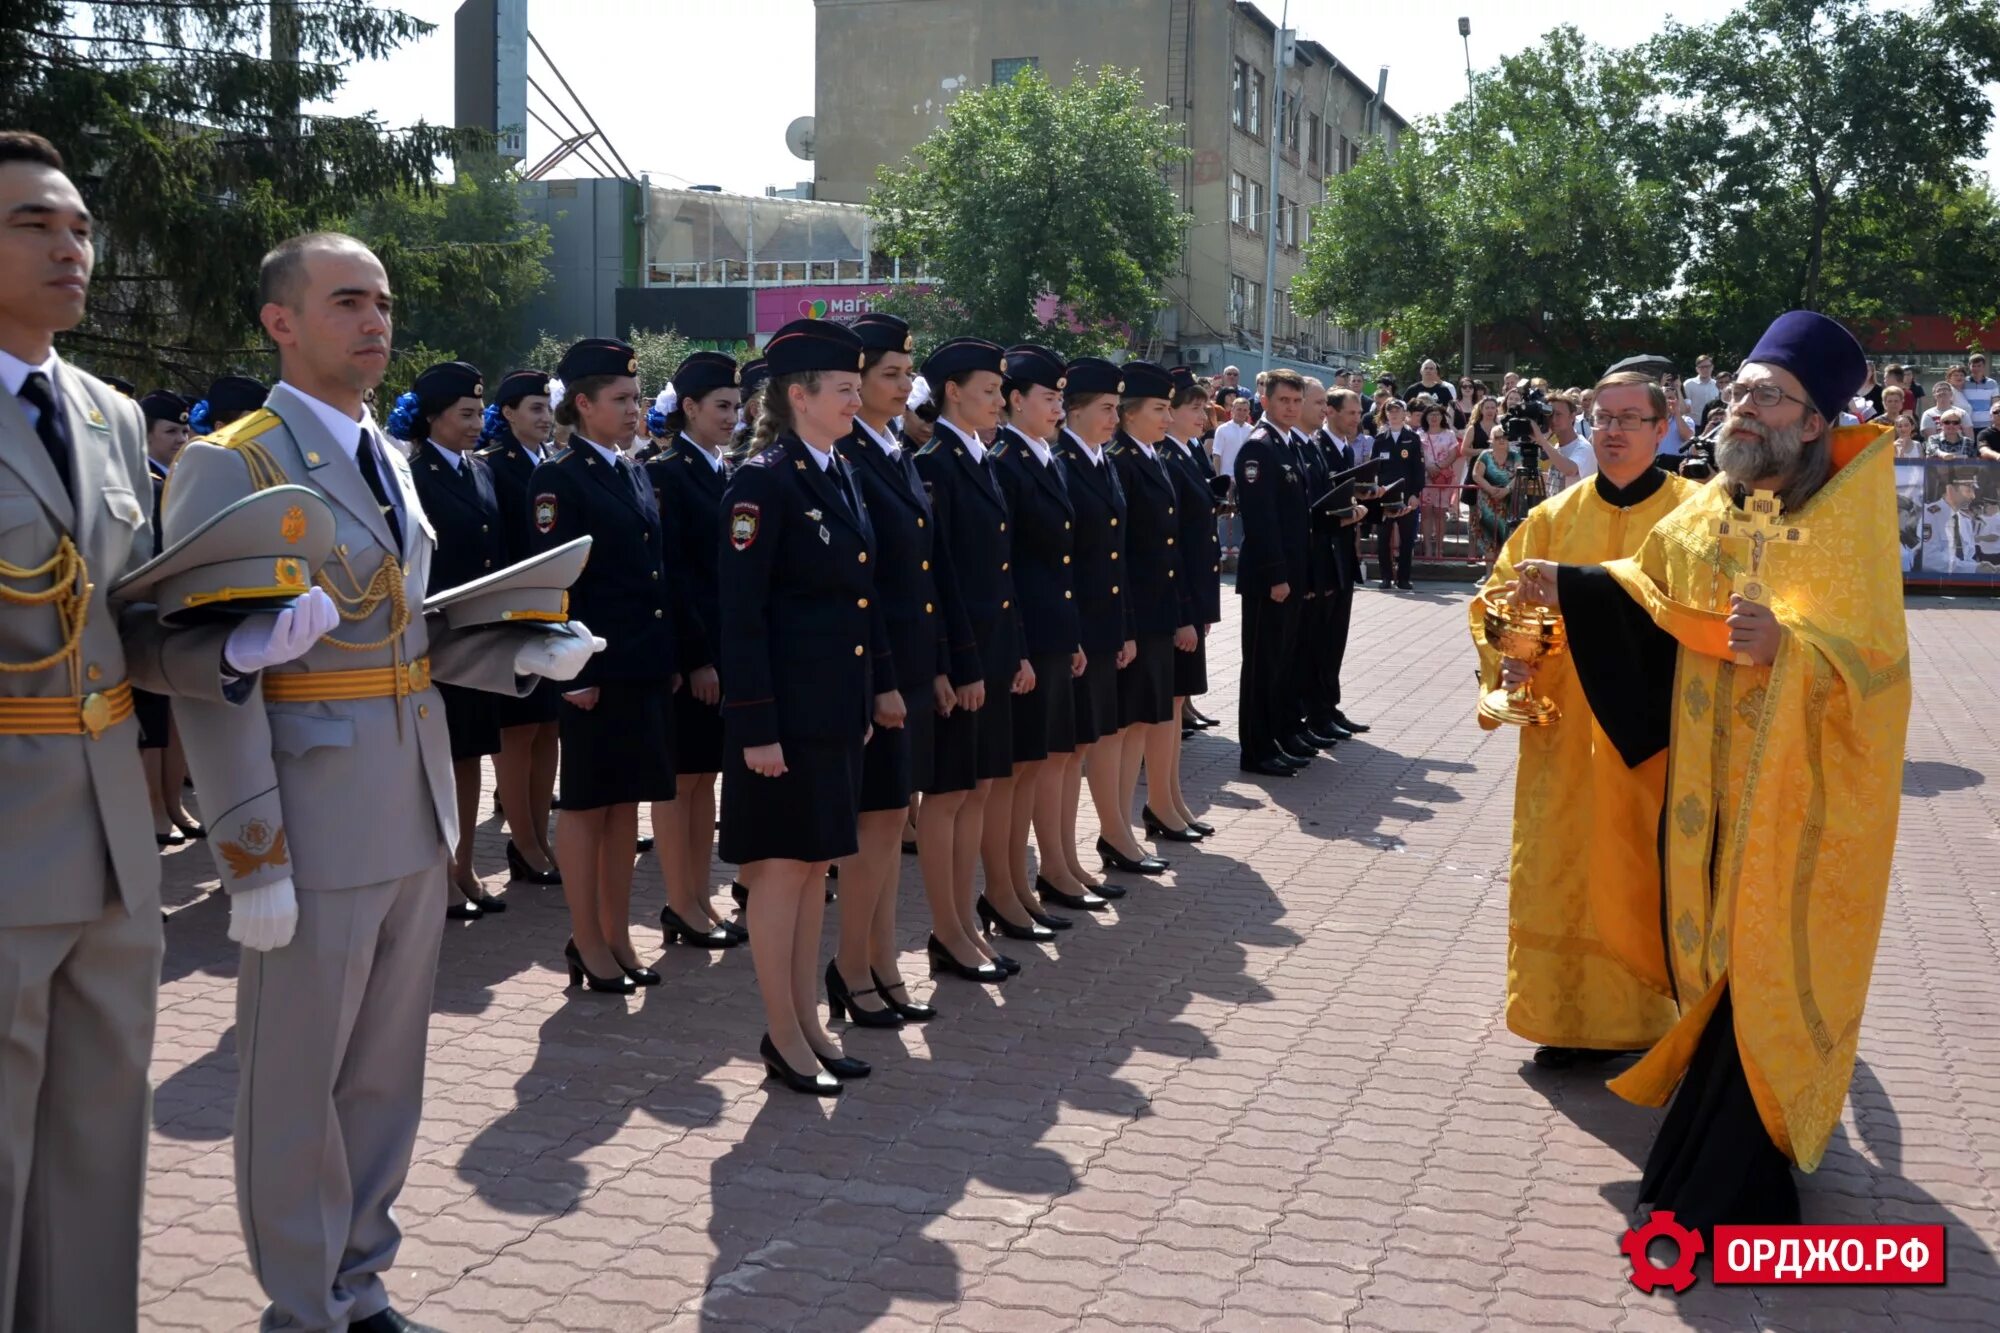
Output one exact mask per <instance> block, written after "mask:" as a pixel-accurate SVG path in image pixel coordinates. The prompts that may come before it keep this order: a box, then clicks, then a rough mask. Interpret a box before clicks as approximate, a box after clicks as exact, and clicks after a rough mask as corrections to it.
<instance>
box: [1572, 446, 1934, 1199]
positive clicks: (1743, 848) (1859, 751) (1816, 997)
mask: <svg viewBox="0 0 2000 1333" xmlns="http://www.w3.org/2000/svg"><path fill="white" fill-rule="evenodd" d="M1832 447H1833V454H1834V463H1835V467H1836V471H1835V472H1834V474H1833V476H1832V478H1831V479H1830V480H1829V481H1828V482H1827V483H1826V485H1825V486H1824V487H1822V488H1821V489H1820V490H1819V492H1818V493H1817V494H1815V495H1814V496H1813V497H1812V498H1811V499H1810V500H1809V501H1807V502H1806V504H1805V505H1804V506H1803V507H1802V508H1801V509H1800V510H1799V511H1798V512H1797V513H1795V514H1790V513H1788V514H1786V515H1785V516H1784V521H1785V524H1787V525H1791V526H1792V527H1793V528H1794V529H1795V531H1796V532H1797V533H1799V534H1801V535H1802V536H1803V538H1804V540H1803V542H1802V543H1800V544H1782V543H1774V544H1773V546H1772V548H1771V549H1768V550H1767V551H1766V552H1765V554H1764V555H1763V565H1762V569H1761V570H1760V571H1759V579H1760V581H1761V582H1762V583H1763V584H1764V585H1765V586H1766V587H1767V588H1768V589H1769V590H1770V603H1771V607H1772V609H1773V611H1774V612H1776V614H1777V618H1778V621H1779V623H1780V624H1781V625H1782V626H1783V627H1784V630H1785V633H1784V636H1783V640H1782V643H1781V646H1780V647H1779V649H1778V655H1777V659H1776V660H1775V661H1774V662H1773V663H1772V664H1771V665H1770V666H1769V667H1759V666H1739V665H1736V664H1735V663H1734V662H1733V661H1732V660H1731V659H1730V656H1729V651H1728V647H1727V643H1728V629H1727V627H1726V626H1725V625H1724V624H1723V620H1724V618H1725V617H1726V616H1727V614H1728V603H1729V594H1730V591H1731V585H1732V582H1741V581H1744V580H1745V579H1746V578H1747V575H1748V573H1749V563H1750V551H1749V549H1748V548H1749V543H1748V542H1745V541H1743V540H1742V539H1741V536H1740V535H1732V536H1728V537H1725V536H1722V535H1721V534H1720V532H1719V527H1720V522H1719V521H1720V520H1722V519H1724V518H1726V517H1727V516H1729V514H1730V513H1731V511H1732V509H1733V504H1732V501H1731V497H1730V496H1729V495H1728V494H1726V493H1725V492H1724V491H1723V489H1722V488H1721V487H1719V486H1716V485H1710V486H1707V487H1704V488H1703V489H1702V490H1701V491H1700V492H1699V493H1698V494H1697V495H1696V496H1695V497H1694V499H1692V500H1690V501H1689V502H1688V503H1686V504H1684V505H1682V506H1681V507H1680V508H1679V509H1677V510H1675V511H1674V512H1673V513H1672V514H1670V515H1668V516H1667V517H1666V518H1665V519H1663V520H1662V521H1661V522H1660V523H1659V525H1658V526H1657V527H1655V528H1654V529H1653V532H1652V535H1651V536H1650V537H1648V538H1647V539H1646V542H1645V544H1644V545H1643V546H1642V547H1641V548H1640V550H1639V552H1638V554H1637V555H1636V556H1635V557H1633V558H1632V559H1629V560H1620V561H1614V562H1612V563H1610V564H1608V565H1607V566H1606V571H1607V572H1608V573H1609V574H1610V575H1611V576H1612V577H1613V578H1614V579H1616V580H1617V582H1618V584H1619V586H1620V587H1622V588H1624V590H1625V591H1626V592H1627V593H1628V594H1629V595H1630V596H1631V597H1632V599H1633V600H1634V601H1635V602H1637V603H1638V604H1639V606H1640V607H1642V608H1643V609H1644V610H1645V611H1646V612H1647V614H1648V615H1650V616H1651V618H1652V619H1653V621H1654V623H1655V624H1657V625H1659V626H1660V628H1662V629H1664V630H1666V631H1667V632H1668V633H1670V634H1672V635H1673V636H1674V638H1675V639H1676V640H1678V641H1679V643H1680V645H1681V649H1680V652H1679V655H1678V659H1677V663H1676V667H1675V676H1674V686H1673V699H1672V705H1673V723H1672V733H1673V739H1672V743H1671V745H1670V747H1669V750H1668V753H1667V761H1668V769H1667V790H1666V808H1667V819H1666V828H1665V834H1666V836H1665V846H1666V884H1665V893H1666V921H1667V934H1668V953H1669V955H1670V959H1671V968H1672V979H1673V983H1674V990H1675V993H1676V995H1677V997H1678V999H1679V1002H1680V1005H1681V1009H1682V1017H1681V1019H1680V1021H1679V1022H1678V1023H1677V1024H1676V1025H1675V1026H1674V1029H1673V1031H1671V1032H1670V1033H1668V1034H1667V1036H1666V1037H1665V1038H1664V1039H1663V1040H1662V1041H1661V1042H1660V1043H1659V1044H1658V1045H1657V1046H1656V1047H1654V1048H1653V1050H1652V1051H1651V1052H1650V1053H1649V1054H1648V1055H1647V1056H1646V1057H1645V1058H1644V1059H1643V1060H1641V1061H1640V1062H1639V1063H1638V1064H1637V1065H1635V1066H1633V1068H1632V1069H1630V1070H1629V1071H1627V1072H1626V1073H1625V1074H1623V1075H1621V1076H1620V1077H1619V1078H1617V1079H1614V1080H1613V1081H1612V1083H1611V1088H1612V1090H1613V1091H1615V1092H1617V1093H1618V1094H1619V1095H1621V1096H1623V1097H1626V1098H1627V1099H1629V1100H1631V1101H1634V1102H1638V1103H1641V1104H1643V1105H1650V1106H1658V1105H1661V1104H1662V1103H1664V1102H1665V1101H1666V1099H1667V1098H1668V1097H1669V1096H1670V1095H1671V1094H1672V1092H1673V1090H1674V1088H1675V1086H1676V1085H1677V1084H1678V1083H1679V1082H1680V1079H1681V1077H1682V1075H1683V1074H1684V1073H1685V1072H1686V1070H1687V1067H1688V1062H1689V1060H1690V1059H1692V1057H1693V1055H1694V1051H1695V1046H1696V1044H1697V1042H1698V1041H1699V1040H1700V1038H1701V1034H1702V1030H1703V1028H1704V1027H1706V1025H1707V1023H1708V1020H1709V1017H1710V1015H1711V1014H1712V1013H1713V1012H1714V1009H1715V1006H1716V1003H1717V1001H1718V1000H1719V999H1720V998H1721V995H1722V990H1723V987H1724V986H1725V985H1727V986H1728V987H1729V990H1730V998H1731V1003H1732V1008H1733V1010H1734V1019H1735V1025H1736V1045H1737V1050H1738V1052H1739V1053H1740V1055H1741V1056H1742V1059H1743V1071H1744V1074H1745V1077H1746V1079H1747V1081H1748V1082H1749V1085H1750V1090H1751V1093H1752V1095H1753V1097H1754V1098H1755V1100H1756V1103H1757V1111H1758V1115H1759V1118H1760V1119H1761V1120H1762V1121H1763V1123H1764V1127H1765V1129H1766V1130H1767V1131H1768V1132H1769V1133H1770V1136H1771V1140H1772V1142H1774V1143H1775V1144H1776V1145H1777V1146H1778V1148H1779V1149H1780V1150H1782V1151H1783V1152H1784V1153H1785V1155H1786V1156H1788V1157H1790V1158H1791V1159H1792V1160H1793V1161H1794V1162H1796V1163H1797V1164H1798V1165H1799V1166H1800V1168H1802V1169H1803V1170H1806V1171H1811V1170H1812V1169H1814V1168H1815V1167H1817V1166H1818V1165H1819V1161H1820V1158H1821V1156H1822V1155H1823V1154H1824V1153H1825V1151H1826V1144H1827V1139H1828V1138H1829V1137H1830V1136H1831V1135H1832V1133H1833V1128H1834V1125H1835V1124H1836V1123H1838V1121H1839V1119H1840V1111H1841V1106H1842V1105H1843V1103H1845V1101H1846V1099H1847V1086H1848V1081H1849V1079H1850V1078H1851V1077H1852V1074H1853V1069H1854V1052H1855V1045H1856V1042H1857V1039H1858V1037H1859V1034H1860V1030H1861V1011H1862V1005H1863V1003H1864V1001H1865V1000H1866V999H1867V995H1868V981H1869V976H1870V973H1871V971H1872V969H1873V967H1874V962H1875V947H1876V942H1877V938H1878V936H1879V935H1880V932H1881V926H1882V911H1883V904H1884V901H1885V899H1886V898H1887V895H1888V888H1889V862H1890V855H1891V852H1892V849H1893V848H1894V846H1895V841H1896V813H1897V806H1898V804H1899V801H1900V796H1901V790H1902V768H1903V740H1904V733H1905V730H1906V728H1907V726H1908V722H1909V713H1910V662H1909V648H1908V643H1907V639H1906V637H1905V628H1904V622H1903V588H1902V570H1901V564H1900V560H1899V558H1898V552H1899V545H1898V525H1897V513H1896V490H1895V479H1894V476H1893V467H1892V464H1893V462H1894V456H1893V452H1892V451H1893V449H1894V441H1893V439H1892V438H1891V434H1890V432H1889V431H1888V430H1887V429H1885V428H1879V427H1874V426H1859V427H1844V428H1842V429H1840V430H1837V431H1836V432H1835V433H1834V437H1833V442H1832ZM1733 526H1734V528H1735V532H1736V533H1737V534H1740V532H1741V525H1740V524H1736V525H1733Z"/></svg>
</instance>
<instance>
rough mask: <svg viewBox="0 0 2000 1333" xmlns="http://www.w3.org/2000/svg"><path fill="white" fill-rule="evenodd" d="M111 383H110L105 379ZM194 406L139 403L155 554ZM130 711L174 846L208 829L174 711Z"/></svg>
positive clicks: (170, 400)
mask: <svg viewBox="0 0 2000 1333" xmlns="http://www.w3.org/2000/svg"><path fill="white" fill-rule="evenodd" d="M105 382H106V383H110V381H108V380H107V381H105ZM192 406H193V404H192V403H190V402H188V400H187V399H185V398H183V397H181V396H180V395H179V394H177V393H173V392H170V391H168V390H166V389H155V390H153V391H152V392H151V393H149V394H147V395H146V396H145V397H143V398H141V399H140V400H139V410H140V411H142V412H144V413H145V414H146V474H147V476H148V478H149V479H150V480H151V481H152V484H153V505H152V513H153V554H154V555H158V554H159V553H160V550H161V537H160V534H161V532H162V531H163V529H162V528H161V527H160V496H161V495H162V494H163V493H164V492H165V490H166V485H167V471H168V469H169V468H171V467H172V466H173V462H174V457H175V456H176V455H177V454H179V453H180V451H181V448H182V447H183V446H184V445H186V444H187V442H188V439H189V436H190V435H191V432H190V431H189V429H188V409H189V408H190V407H192ZM132 713H133V716H134V717H136V718H137V719H138V721H139V759H140V762H142V763H143V764H145V766H146V790H147V794H148V795H149V796H151V797H152V804H153V840H154V841H155V842H157V843H158V844H159V845H160V846H162V847H174V846H178V845H180V844H181V843H184V842H186V841H187V840H188V839H189V838H201V837H206V836H207V834H208V830H207V829H206V828H204V827H203V826H202V825H200V824H198V823H196V822H195V820H194V819H193V817H192V816H190V815H189V814H188V812H187V811H186V810H185V809H183V808H182V806H181V784H182V782H183V780H184V779H185V778H186V777H187V757H186V756H185V755H184V754H182V753H181V744H180V738H179V737H178V736H176V735H175V734H174V730H173V707H172V705H171V704H170V703H169V702H168V700H167V696H166V695H164V694H155V693H153V692H152V691H151V690H141V689H134V690H133V691H132Z"/></svg>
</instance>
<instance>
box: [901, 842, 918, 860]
mask: <svg viewBox="0 0 2000 1333" xmlns="http://www.w3.org/2000/svg"><path fill="white" fill-rule="evenodd" d="M916 854H917V840H916V839H915V838H905V839H903V855H905V856H915V855H916Z"/></svg>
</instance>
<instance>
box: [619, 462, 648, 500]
mask: <svg viewBox="0 0 2000 1333" xmlns="http://www.w3.org/2000/svg"><path fill="white" fill-rule="evenodd" d="M618 470H619V471H620V472H622V473H624V474H625V484H626V485H627V486H630V487H631V488H632V494H634V495H636V496H638V497H639V508H641V509H643V510H645V511H646V512H647V513H649V514H650V513H652V512H653V484H652V483H651V482H649V481H647V480H646V474H645V473H644V472H642V471H641V470H640V469H639V465H638V464H637V463H634V462H633V461H632V460H631V459H629V458H627V457H625V456H624V455H623V454H620V455H619V456H618Z"/></svg>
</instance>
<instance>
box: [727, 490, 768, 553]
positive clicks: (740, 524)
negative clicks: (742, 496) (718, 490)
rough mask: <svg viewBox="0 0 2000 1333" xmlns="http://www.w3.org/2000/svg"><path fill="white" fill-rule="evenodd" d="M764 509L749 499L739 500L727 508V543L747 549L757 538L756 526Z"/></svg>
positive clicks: (741, 549)
mask: <svg viewBox="0 0 2000 1333" xmlns="http://www.w3.org/2000/svg"><path fill="white" fill-rule="evenodd" d="M763 513H764V511H763V510H762V508H760V507H759V506H758V505H756V504H754V503H752V502H751V501H749V500H739V501H737V502H736V503H735V504H734V505H732V506H731V507H730V510H729V544H730V545H731V546H733V547H734V548H736V549H737V550H739V551H747V550H749V549H750V547H751V545H752V544H753V543H755V542H756V540H757V528H758V526H759V524H760V523H761V522H762V519H763Z"/></svg>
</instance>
